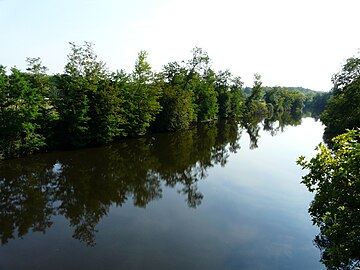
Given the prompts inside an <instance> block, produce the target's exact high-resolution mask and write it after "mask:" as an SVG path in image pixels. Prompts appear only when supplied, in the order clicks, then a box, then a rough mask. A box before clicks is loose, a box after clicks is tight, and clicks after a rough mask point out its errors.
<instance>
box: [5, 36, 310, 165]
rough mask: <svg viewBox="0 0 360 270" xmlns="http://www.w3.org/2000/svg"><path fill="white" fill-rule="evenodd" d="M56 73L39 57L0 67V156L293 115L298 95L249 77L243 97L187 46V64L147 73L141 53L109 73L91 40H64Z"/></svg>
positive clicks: (301, 98) (300, 101)
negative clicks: (128, 66) (23, 65)
mask: <svg viewBox="0 0 360 270" xmlns="http://www.w3.org/2000/svg"><path fill="white" fill-rule="evenodd" d="M67 58H68V61H67V64H66V65H65V68H64V72H63V73H61V74H55V75H48V74H47V73H46V72H47V68H46V67H45V66H43V65H42V62H41V60H40V58H27V64H28V67H27V69H26V71H25V72H23V71H20V70H19V69H17V68H15V67H13V68H11V70H10V74H8V73H7V70H6V68H5V67H4V66H0V158H13V157H19V156H24V155H28V154H32V153H34V152H39V151H47V150H51V149H63V148H77V147H84V146H88V145H99V144H106V143H109V142H112V141H114V140H116V139H119V138H124V137H127V136H138V135H143V134H145V133H146V132H155V131H156V132H159V131H176V130H182V129H188V128H189V127H191V125H192V124H193V123H196V122H206V121H213V120H216V119H219V118H234V119H237V120H240V119H248V118H249V117H254V116H258V117H264V116H267V117H269V116H271V115H272V114H274V113H276V114H281V113H284V112H290V113H292V114H299V113H301V111H302V109H303V107H304V102H305V101H306V95H305V94H303V93H300V92H299V91H291V90H289V89H285V88H281V87H275V88H271V89H270V90H269V91H265V90H264V89H263V86H262V82H261V76H260V75H257V74H256V75H255V77H254V86H253V87H252V89H251V91H250V94H249V95H246V94H245V93H244V91H243V89H242V88H243V82H242V81H241V78H240V77H236V76H233V75H232V74H231V72H230V71H229V70H226V71H218V72H216V71H214V70H213V69H212V67H211V60H210V58H209V56H208V54H207V53H206V52H205V51H204V50H203V49H201V48H194V49H193V50H192V56H191V58H190V59H189V60H187V61H181V62H176V61H175V62H170V63H168V64H166V65H164V66H163V68H162V70H161V71H160V72H154V71H153V70H152V68H151V65H150V64H149V62H148V60H147V52H145V51H141V52H140V53H139V54H138V58H137V60H136V63H135V66H134V69H133V71H132V72H130V73H126V72H125V71H124V70H120V71H116V72H111V71H109V70H108V68H107V67H106V65H105V64H104V62H102V61H101V60H99V59H98V57H97V55H96V54H95V52H94V50H93V44H91V43H88V42H85V43H84V44H83V45H77V44H75V43H70V53H69V54H68V56H67Z"/></svg>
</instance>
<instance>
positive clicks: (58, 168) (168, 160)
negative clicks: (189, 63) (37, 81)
mask: <svg viewBox="0 0 360 270" xmlns="http://www.w3.org/2000/svg"><path fill="white" fill-rule="evenodd" d="M264 126H265V129H267V131H265V130H264ZM276 127H277V123H272V125H270V126H269V125H267V124H265V125H262V124H259V125H253V126H247V127H246V128H245V127H241V126H237V125H233V124H231V123H219V124H216V125H214V124H213V125H206V126H199V127H197V128H194V129H192V130H190V131H184V132H180V133H176V134H158V135H152V136H149V137H145V138H140V139H130V140H126V141H123V142H120V143H116V144H112V145H109V146H105V147H100V148H92V149H85V150H78V151H68V152H54V153H49V154H42V155H36V156H33V157H30V158H25V159H18V160H12V161H5V162H2V163H0V188H1V195H0V196H1V205H0V207H1V208H0V237H1V243H2V245H1V247H0V269H2V270H17V269H32V270H35V269H51V270H55V269H86V270H90V269H292V270H294V269H315V270H316V269H324V267H323V266H322V264H321V263H319V259H320V253H319V251H318V250H317V249H316V248H315V247H314V246H313V244H312V240H313V238H314V236H315V235H316V234H317V233H318V230H317V228H316V227H313V226H312V223H311V220H310V217H309V215H308V213H307V208H308V205H309V203H310V201H311V200H312V198H313V195H312V194H310V193H308V192H307V190H306V188H305V187H304V186H303V185H301V184H300V181H301V175H302V174H303V172H302V171H301V169H300V168H299V167H298V166H297V165H296V164H295V160H296V158H297V157H298V156H299V155H306V156H307V157H310V156H313V155H314V147H315V146H316V145H317V144H318V143H319V142H320V141H321V140H322V133H323V127H322V126H321V124H320V123H319V122H315V121H314V120H313V119H311V118H305V119H302V123H301V125H298V126H287V127H285V128H284V130H283V131H281V128H280V129H277V128H276Z"/></svg>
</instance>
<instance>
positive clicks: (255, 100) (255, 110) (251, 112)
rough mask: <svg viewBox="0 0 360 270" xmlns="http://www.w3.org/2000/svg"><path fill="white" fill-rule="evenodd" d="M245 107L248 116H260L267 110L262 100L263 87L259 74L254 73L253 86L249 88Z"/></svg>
mask: <svg viewBox="0 0 360 270" xmlns="http://www.w3.org/2000/svg"><path fill="white" fill-rule="evenodd" d="M246 107H247V113H246V115H247V117H248V118H254V117H260V118H262V117H264V116H265V115H266V114H267V112H268V110H267V106H266V103H265V102H264V101H263V87H262V82H261V76H260V75H259V74H255V75H254V86H253V88H252V89H251V93H250V96H248V97H247V99H246Z"/></svg>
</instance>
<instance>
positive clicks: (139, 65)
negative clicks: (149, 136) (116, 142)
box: [124, 51, 161, 134]
mask: <svg viewBox="0 0 360 270" xmlns="http://www.w3.org/2000/svg"><path fill="white" fill-rule="evenodd" d="M160 95H161V88H160V87H159V86H158V84H157V83H156V81H155V74H154V73H153V72H152V70H151V66H150V64H149V63H148V62H147V52H145V51H141V52H140V53H139V55H138V59H137V60H136V63H135V69H134V71H133V73H132V74H131V76H130V78H129V84H128V87H127V89H126V91H125V93H124V98H125V103H124V107H125V113H126V117H127V124H126V127H125V130H126V131H127V132H128V133H130V134H144V133H145V132H146V131H147V129H148V127H149V126H150V123H151V122H153V121H154V120H155V118H156V115H157V114H158V113H159V112H160V111H161V106H160V103H159V98H160Z"/></svg>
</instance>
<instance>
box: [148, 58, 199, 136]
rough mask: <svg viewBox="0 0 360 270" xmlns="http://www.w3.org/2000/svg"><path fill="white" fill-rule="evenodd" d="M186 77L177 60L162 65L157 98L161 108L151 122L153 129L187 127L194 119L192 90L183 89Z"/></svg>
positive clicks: (162, 129)
mask: <svg viewBox="0 0 360 270" xmlns="http://www.w3.org/2000/svg"><path fill="white" fill-rule="evenodd" d="M186 79H187V71H186V69H185V68H184V67H181V66H180V65H179V64H178V63H177V62H172V63H169V64H167V65H165V66H164V67H163V70H162V72H161V74H160V81H161V83H160V87H161V89H162V95H161V98H160V99H159V102H160V105H161V107H162V110H161V112H160V113H159V114H158V116H157V118H156V121H155V123H154V124H153V129H155V130H160V131H174V130H181V129H188V128H189V127H190V124H191V123H192V122H193V121H194V120H195V112H194V108H193V92H192V91H191V90H189V89H184V84H185V81H186Z"/></svg>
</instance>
